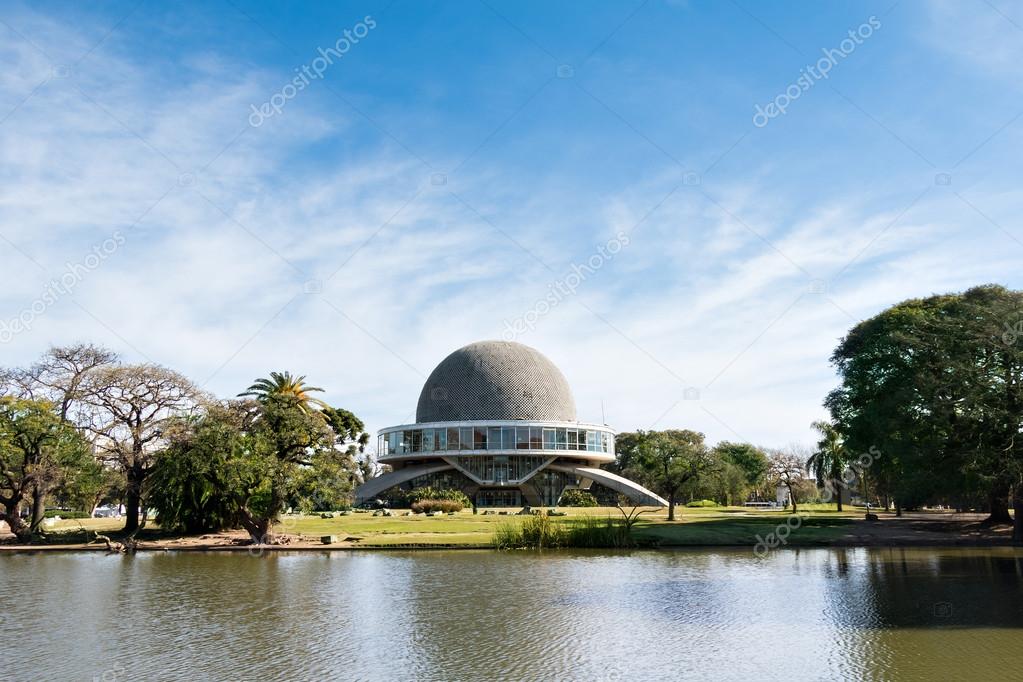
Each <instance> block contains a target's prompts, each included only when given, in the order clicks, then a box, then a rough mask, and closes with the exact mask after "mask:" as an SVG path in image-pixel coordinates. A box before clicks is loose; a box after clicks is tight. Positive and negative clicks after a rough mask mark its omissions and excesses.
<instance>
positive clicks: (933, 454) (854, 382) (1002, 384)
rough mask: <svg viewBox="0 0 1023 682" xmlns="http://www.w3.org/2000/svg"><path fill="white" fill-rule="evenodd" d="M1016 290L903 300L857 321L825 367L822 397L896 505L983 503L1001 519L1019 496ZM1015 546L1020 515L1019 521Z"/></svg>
mask: <svg viewBox="0 0 1023 682" xmlns="http://www.w3.org/2000/svg"><path fill="white" fill-rule="evenodd" d="M1021 311H1023V292H1018V291H1010V290H1008V289H1005V288H1004V287H999V286H993V285H988V286H981V287H975V288H973V289H970V290H968V291H966V292H964V293H961V294H945V295H940V296H932V297H929V298H926V299H911V300H908V301H903V302H902V303H899V304H898V305H895V306H892V307H891V308H889V309H887V310H885V311H883V312H881V313H880V314H878V315H876V316H875V317H873V318H871V319H869V320H865V321H864V322H861V323H860V324H858V325H857V326H856V327H854V328H853V329H852V330H850V332H849V334H848V335H847V336H846V337H845V338H844V339H843V340H842V342H841V344H840V345H839V347H838V348H837V349H836V350H835V353H834V355H833V356H832V361H833V363H834V364H835V365H836V367H837V368H838V371H839V374H840V375H841V377H842V384H841V386H840V387H839V388H837V389H836V390H835V391H833V392H832V393H831V394H830V395H829V396H828V399H827V401H826V403H825V404H826V405H827V407H828V408H829V409H830V410H831V413H832V417H833V419H834V421H835V423H836V426H837V427H838V429H839V431H840V432H841V433H842V434H843V436H844V437H845V444H846V447H848V448H849V449H850V450H852V451H863V452H866V451H869V450H871V448H877V449H878V450H880V451H881V452H883V453H884V456H883V457H880V458H878V459H877V460H876V461H875V462H874V464H873V465H872V466H871V469H870V471H869V472H868V473H869V474H870V476H871V478H872V480H873V481H874V484H875V486H876V487H878V488H879V489H880V490H881V492H882V493H883V494H885V495H888V494H893V495H894V496H895V499H896V513H899V512H900V511H901V509H902V507H903V506H907V505H909V506H916V505H919V504H923V503H926V502H929V501H930V502H933V501H952V502H954V503H955V505H956V506H957V507H959V508H961V507H966V506H974V505H975V504H977V502H979V501H980V500H981V499H984V498H986V499H987V500H988V507H989V509H990V510H991V512H992V514H991V518H990V520H991V521H998V520H1003V521H1004V520H1006V519H1007V516H1008V515H1007V510H1006V506H1007V504H1008V499H1007V498H1008V497H1009V495H1010V492H1011V493H1012V495H1013V501H1014V502H1013V503H1014V504H1015V500H1016V494H1017V491H1018V492H1019V494H1020V495H1023V478H1021V470H1023V439H1021V438H1020V434H1021V433H1023V409H1021V406H1023V343H1020V339H1019V336H1018V335H1017V334H1016V333H1015V329H1017V327H1018V326H1019V325H1020V324H1023V313H1021ZM1015 524H1016V528H1015V529H1014V532H1016V531H1018V532H1019V534H1020V539H1021V541H1023V514H1017V515H1016V518H1015Z"/></svg>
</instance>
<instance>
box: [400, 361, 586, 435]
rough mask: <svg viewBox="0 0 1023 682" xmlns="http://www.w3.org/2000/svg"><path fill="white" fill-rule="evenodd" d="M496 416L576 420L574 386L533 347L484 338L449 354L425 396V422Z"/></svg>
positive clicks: (419, 413) (421, 409) (421, 415)
mask: <svg viewBox="0 0 1023 682" xmlns="http://www.w3.org/2000/svg"><path fill="white" fill-rule="evenodd" d="M495 419H528V420H535V421H575V400H574V399H573V398H572V390H571V389H570V388H569V386H568V382H567V381H566V380H565V376H564V375H563V374H562V373H561V370H559V369H558V368H557V367H556V366H555V365H554V363H553V362H551V361H550V360H548V359H547V358H546V357H544V356H543V355H542V354H541V353H540V352H538V351H536V350H533V349H532V348H530V347H529V346H524V345H522V344H521V343H515V342H512V341H478V342H476V343H470V344H469V345H468V346H465V347H464V348H459V349H458V350H456V351H455V352H454V353H452V354H451V355H449V356H447V357H446V358H444V360H443V361H441V363H440V364H439V365H437V368H436V369H434V370H433V372H431V373H430V376H429V378H428V379H427V380H426V384H425V385H424V386H423V392H422V393H420V394H419V406H418V407H417V409H416V421H417V422H419V423H424V422H447V421H483V420H495Z"/></svg>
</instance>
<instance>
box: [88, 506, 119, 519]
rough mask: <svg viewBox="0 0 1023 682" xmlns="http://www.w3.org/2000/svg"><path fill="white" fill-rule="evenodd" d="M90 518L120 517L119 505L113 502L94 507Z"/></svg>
mask: <svg viewBox="0 0 1023 682" xmlns="http://www.w3.org/2000/svg"><path fill="white" fill-rule="evenodd" d="M92 518H94V519H119V518H121V506H120V505H115V504H105V505H103V506H101V507H96V509H95V510H93V512H92Z"/></svg>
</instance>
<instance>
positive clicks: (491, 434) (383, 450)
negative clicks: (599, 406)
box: [377, 425, 614, 456]
mask: <svg viewBox="0 0 1023 682" xmlns="http://www.w3.org/2000/svg"><path fill="white" fill-rule="evenodd" d="M459 450H477V451H478V450H573V451H583V452H607V453H610V452H614V436H613V435H612V434H610V433H606V432H603V431H595V430H586V429H569V428H564V429H562V428H555V427H551V428H547V427H541V426H486V425H482V426H476V427H464V426H463V427H458V428H455V427H452V428H437V429H408V430H399V431H391V432H389V433H385V434H381V435H380V436H378V437H377V451H378V454H379V455H381V456H393V455H399V454H407V453H411V452H452V451H459Z"/></svg>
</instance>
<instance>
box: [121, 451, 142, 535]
mask: <svg viewBox="0 0 1023 682" xmlns="http://www.w3.org/2000/svg"><path fill="white" fill-rule="evenodd" d="M125 473H126V474H127V483H128V484H127V486H126V487H125V492H124V516H125V518H124V532H125V533H133V532H135V531H137V530H138V529H139V508H140V506H141V498H142V470H141V469H140V468H139V467H129V468H128V471H127V472H125Z"/></svg>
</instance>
